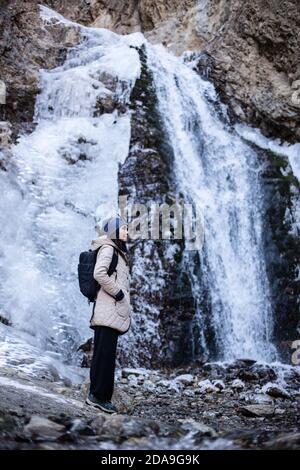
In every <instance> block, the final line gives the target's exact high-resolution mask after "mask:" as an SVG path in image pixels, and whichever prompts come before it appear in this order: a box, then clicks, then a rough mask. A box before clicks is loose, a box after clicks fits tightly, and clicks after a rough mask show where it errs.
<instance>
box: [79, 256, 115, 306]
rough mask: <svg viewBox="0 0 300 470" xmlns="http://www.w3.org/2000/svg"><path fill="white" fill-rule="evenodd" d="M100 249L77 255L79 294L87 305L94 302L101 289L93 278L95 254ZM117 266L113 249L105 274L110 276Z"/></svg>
mask: <svg viewBox="0 0 300 470" xmlns="http://www.w3.org/2000/svg"><path fill="white" fill-rule="evenodd" d="M99 249H100V247H99V248H97V250H91V249H90V250H89V251H83V252H82V253H80V255H79V264H78V281H79V288H80V292H81V293H82V294H83V295H84V296H85V297H87V298H88V300H89V303H90V302H95V300H96V296H97V293H98V291H99V289H100V288H101V286H100V284H99V282H97V281H96V279H95V278H94V269H95V265H96V261H97V254H98V251H99ZM117 264H118V254H117V250H116V249H115V248H114V252H113V257H112V260H111V263H110V266H109V268H108V271H107V274H108V275H109V276H111V275H112V274H113V273H114V272H115V270H116V267H117Z"/></svg>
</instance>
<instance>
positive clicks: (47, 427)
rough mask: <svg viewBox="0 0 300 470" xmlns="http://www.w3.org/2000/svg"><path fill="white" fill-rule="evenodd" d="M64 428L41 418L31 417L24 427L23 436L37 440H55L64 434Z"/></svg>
mask: <svg viewBox="0 0 300 470" xmlns="http://www.w3.org/2000/svg"><path fill="white" fill-rule="evenodd" d="M64 430H65V426H63V425H61V424H57V423H55V422H54V421H51V420H50V419H47V418H45V417H43V416H38V415H35V416H32V417H31V419H30V422H29V423H28V424H27V425H26V426H25V427H24V433H25V435H28V436H29V437H30V438H32V439H38V440H45V441H48V440H50V441H51V440H56V439H58V438H59V437H60V436H62V434H63V433H64Z"/></svg>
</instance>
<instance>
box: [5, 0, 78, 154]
mask: <svg viewBox="0 0 300 470" xmlns="http://www.w3.org/2000/svg"><path fill="white" fill-rule="evenodd" d="M0 10H1V14H0V36H1V44H0V70H1V77H0V78H1V80H2V82H3V83H4V84H5V88H6V99H5V103H4V104H0V121H3V124H2V123H1V131H0V133H1V135H0V138H1V148H3V147H5V146H7V145H8V144H9V143H10V141H11V140H13V141H14V140H15V139H16V137H17V135H18V134H19V133H20V132H30V131H32V129H33V126H34V123H33V113H34V104H35V97H36V94H37V93H38V92H39V84H38V75H39V69H41V68H46V69H51V68H53V67H56V66H57V65H59V64H60V63H62V62H63V60H64V58H65V54H66V50H67V47H70V46H74V45H75V44H76V43H77V42H78V41H79V35H78V31H77V30H76V28H73V27H65V26H61V25H58V24H56V25H53V26H52V25H51V24H44V23H43V21H42V20H41V18H40V14H39V7H38V2H35V1H28V2H18V1H15V0H9V1H4V2H3V1H2V2H1V4H0ZM4 127H7V128H10V134H9V137H8V134H7V132H6V133H5V137H2V135H3V131H2V129H3V128H4ZM8 139H9V141H8Z"/></svg>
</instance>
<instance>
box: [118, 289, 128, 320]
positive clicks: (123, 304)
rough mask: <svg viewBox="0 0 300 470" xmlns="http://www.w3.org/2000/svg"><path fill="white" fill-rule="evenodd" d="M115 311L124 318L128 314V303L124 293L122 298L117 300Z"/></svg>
mask: <svg viewBox="0 0 300 470" xmlns="http://www.w3.org/2000/svg"><path fill="white" fill-rule="evenodd" d="M116 311H117V313H118V315H120V317H123V318H126V317H128V316H129V311H130V304H129V302H128V299H127V295H126V294H125V297H123V299H122V300H119V301H118V302H116Z"/></svg>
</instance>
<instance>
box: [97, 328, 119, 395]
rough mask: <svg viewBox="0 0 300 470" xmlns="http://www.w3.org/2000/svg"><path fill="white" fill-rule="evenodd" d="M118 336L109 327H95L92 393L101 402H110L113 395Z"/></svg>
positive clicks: (116, 332) (115, 331) (117, 333)
mask: <svg viewBox="0 0 300 470" xmlns="http://www.w3.org/2000/svg"><path fill="white" fill-rule="evenodd" d="M118 336H119V332H118V331H117V330H114V329H113V328H109V327H108V326H95V327H94V352H93V357H92V364H91V370H90V379H91V385H90V392H91V393H92V394H93V395H94V396H95V397H96V398H98V399H99V400H101V401H110V400H111V397H112V394H113V390H114V380H115V364H116V349H117V341H118Z"/></svg>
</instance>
